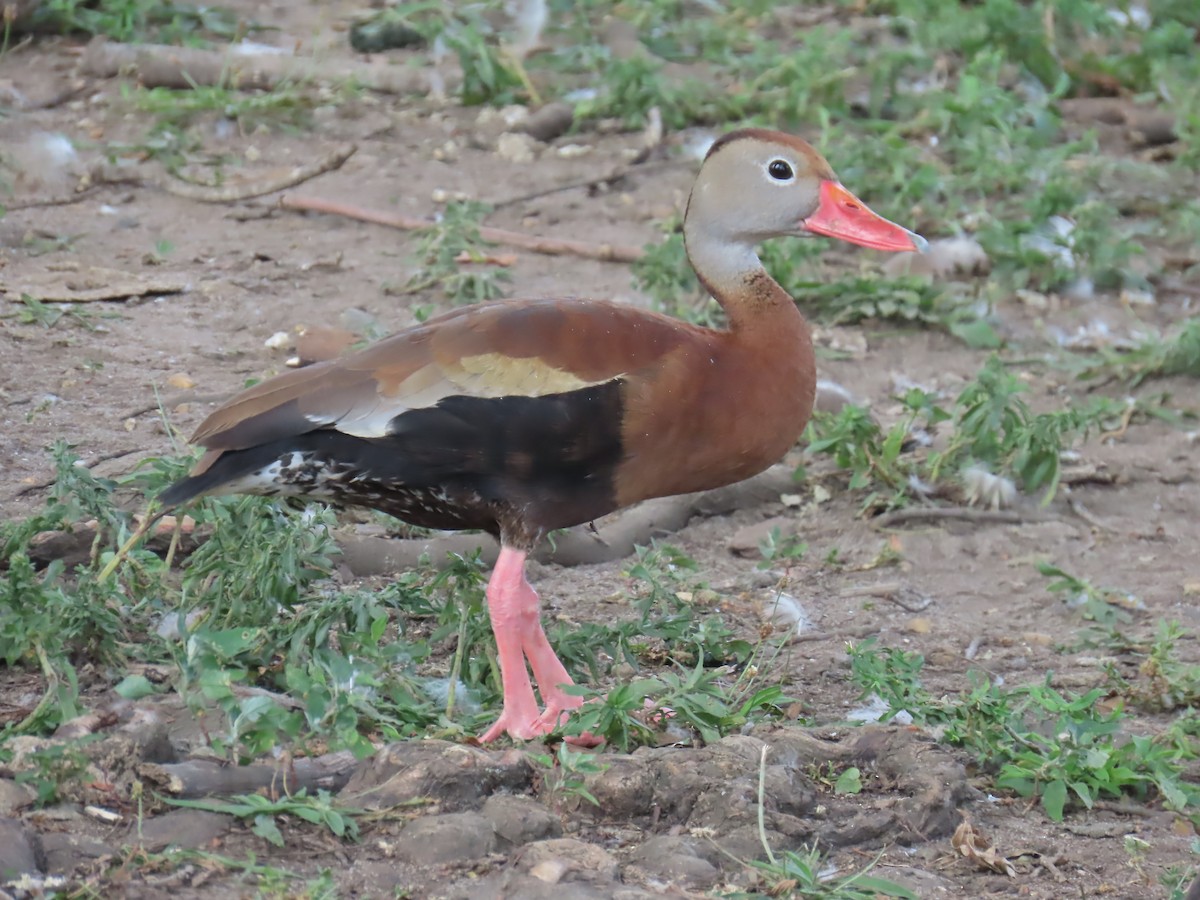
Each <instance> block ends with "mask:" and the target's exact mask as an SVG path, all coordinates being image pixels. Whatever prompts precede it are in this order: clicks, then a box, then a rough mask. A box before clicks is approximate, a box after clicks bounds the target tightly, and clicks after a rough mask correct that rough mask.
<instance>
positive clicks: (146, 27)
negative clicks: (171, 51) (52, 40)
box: [29, 0, 260, 44]
mask: <svg viewBox="0 0 1200 900" xmlns="http://www.w3.org/2000/svg"><path fill="white" fill-rule="evenodd" d="M29 25H30V26H31V27H32V28H35V29H38V30H44V31H55V32H62V33H70V32H81V33H83V34H92V35H104V36H105V37H109V38H112V39H113V40H116V41H123V42H126V43H140V42H149V41H154V42H156V43H162V44H175V43H192V44H194V43H197V42H201V41H203V39H205V38H214V39H218V40H223V41H227V42H228V41H232V40H236V39H239V38H241V37H243V36H245V35H246V34H247V33H249V32H251V31H255V30H260V29H259V26H257V25H253V24H250V23H245V22H241V21H239V19H238V18H237V16H236V14H235V13H233V12H232V11H231V10H229V9H227V8H225V7H221V6H196V5H192V4H190V3H175V2H172V0H108V2H106V3H101V4H92V3H87V2H85V0H46V2H45V3H39V4H36V6H35V8H34V10H33V12H32V13H31V14H30V17H29Z"/></svg>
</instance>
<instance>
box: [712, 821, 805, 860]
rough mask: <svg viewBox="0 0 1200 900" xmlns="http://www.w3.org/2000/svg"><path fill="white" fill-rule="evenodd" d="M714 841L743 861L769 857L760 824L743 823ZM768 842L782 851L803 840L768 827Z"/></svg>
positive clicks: (774, 849)
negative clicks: (763, 842) (760, 831)
mask: <svg viewBox="0 0 1200 900" xmlns="http://www.w3.org/2000/svg"><path fill="white" fill-rule="evenodd" d="M714 841H715V842H716V844H717V846H718V847H720V848H721V849H722V850H724V851H725V852H726V853H728V854H729V855H730V856H732V857H733V858H734V859H737V860H740V861H742V862H750V861H751V860H755V859H766V858H767V853H766V851H765V850H764V849H763V845H762V835H761V834H760V833H759V830H758V825H742V826H740V827H738V828H735V829H733V831H730V832H729V833H728V834H723V835H721V836H720V837H717V838H714ZM767 843H768V844H770V845H771V850H772V851H773V852H775V853H782V852H783V851H784V850H789V849H794V848H795V847H797V846H799V845H800V844H801V843H803V842H802V841H795V840H791V839H789V838H788V837H787V835H784V834H780V833H779V832H778V831H775V830H773V829H771V828H768V829H767Z"/></svg>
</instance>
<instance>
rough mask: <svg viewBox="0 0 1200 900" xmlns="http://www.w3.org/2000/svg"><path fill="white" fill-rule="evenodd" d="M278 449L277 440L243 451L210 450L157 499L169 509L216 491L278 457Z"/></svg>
mask: <svg viewBox="0 0 1200 900" xmlns="http://www.w3.org/2000/svg"><path fill="white" fill-rule="evenodd" d="M280 450H281V447H280V445H279V443H278V442H277V443H275V444H268V445H265V446H261V447H250V448H248V449H246V450H212V451H210V452H208V453H206V454H205V455H204V456H203V457H201V459H200V462H199V463H197V464H196V468H194V469H193V470H192V474H190V475H188V476H187V477H186V478H183V479H181V480H179V481H177V482H175V483H174V484H173V485H171V486H170V487H168V488H167V489H166V490H165V491H163V492H162V493H161V494H159V495H158V502H159V503H161V504H162V505H163V506H164V507H166V508H168V509H169V508H172V507H175V506H181V505H183V504H184V503H189V502H190V501H192V500H195V499H196V498H197V497H202V496H204V495H205V494H212V493H216V492H218V491H220V489H221V488H223V487H225V486H227V485H229V484H230V483H231V482H235V481H237V480H238V479H239V478H243V477H245V476H247V475H249V474H251V473H252V472H257V471H258V470H259V469H261V468H263V467H264V466H267V465H270V464H271V463H272V462H274V461H275V460H277V459H279V455H280Z"/></svg>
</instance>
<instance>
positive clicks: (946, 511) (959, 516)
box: [871, 506, 1061, 530]
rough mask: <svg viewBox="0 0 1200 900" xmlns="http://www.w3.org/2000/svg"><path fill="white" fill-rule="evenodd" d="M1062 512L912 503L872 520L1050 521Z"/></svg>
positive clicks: (880, 525) (885, 523)
mask: <svg viewBox="0 0 1200 900" xmlns="http://www.w3.org/2000/svg"><path fill="white" fill-rule="evenodd" d="M1060 518H1061V516H1058V515H1055V514H1054V513H1042V512H1032V511H1021V510H1016V509H972V508H971V507H968V506H913V507H910V508H908V509H896V510H892V512H889V513H884V514H883V515H882V516H878V517H877V518H875V519H872V520H871V527H872V528H874V529H876V530H883V529H885V528H894V527H895V526H897V525H901V524H903V523H905V522H929V521H938V520H941V519H956V520H958V521H962V522H975V523H978V524H986V525H1020V524H1023V523H1025V522H1052V521H1055V520H1057V519H1060Z"/></svg>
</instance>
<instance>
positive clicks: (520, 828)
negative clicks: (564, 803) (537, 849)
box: [480, 794, 563, 850]
mask: <svg viewBox="0 0 1200 900" xmlns="http://www.w3.org/2000/svg"><path fill="white" fill-rule="evenodd" d="M480 814H481V815H482V816H483V817H484V818H485V819H487V820H488V822H490V823H491V826H492V831H494V832H495V834H496V837H497V839H498V845H497V849H499V850H508V849H510V848H512V847H519V846H521V845H522V844H528V843H529V842H530V841H540V840H543V839H544V838H557V837H562V833H563V829H562V822H560V821H559V820H558V816H556V815H554V813H552V812H551V811H550V810H548V809H546V807H544V806H542V804H540V803H538V802H537V801H536V800H531V799H529V798H528V797H517V796H514V795H512V794H496V795H495V796H492V797H488V799H487V802H486V803H484V804H483V809H482V810H481V811H480Z"/></svg>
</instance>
